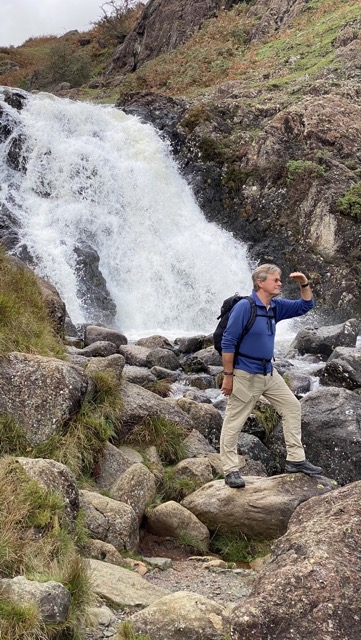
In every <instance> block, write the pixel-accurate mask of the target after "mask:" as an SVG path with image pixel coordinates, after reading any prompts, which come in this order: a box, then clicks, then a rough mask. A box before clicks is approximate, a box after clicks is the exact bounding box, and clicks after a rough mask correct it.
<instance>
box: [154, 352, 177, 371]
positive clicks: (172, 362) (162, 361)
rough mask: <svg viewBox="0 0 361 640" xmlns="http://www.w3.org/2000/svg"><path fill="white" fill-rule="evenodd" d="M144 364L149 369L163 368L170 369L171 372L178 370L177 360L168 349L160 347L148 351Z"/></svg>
mask: <svg viewBox="0 0 361 640" xmlns="http://www.w3.org/2000/svg"><path fill="white" fill-rule="evenodd" d="M146 364H147V367H149V369H151V368H152V367H163V368H164V369H170V370H171V371H176V370H177V369H179V360H178V358H177V356H176V355H175V353H173V351H170V350H169V349H161V348H160V347H157V348H155V349H151V350H150V351H149V353H148V355H147V358H146Z"/></svg>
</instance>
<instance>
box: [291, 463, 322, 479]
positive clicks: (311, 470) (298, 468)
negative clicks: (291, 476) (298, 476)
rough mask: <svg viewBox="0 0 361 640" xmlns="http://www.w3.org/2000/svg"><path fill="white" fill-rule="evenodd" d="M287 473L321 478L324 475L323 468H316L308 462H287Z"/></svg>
mask: <svg viewBox="0 0 361 640" xmlns="http://www.w3.org/2000/svg"><path fill="white" fill-rule="evenodd" d="M285 471H286V473H305V474H306V475H308V476H319V475H320V474H321V473H323V469H322V467H316V466H315V465H314V464H311V462H309V461H308V460H302V461H301V462H291V461H289V460H286V466H285Z"/></svg>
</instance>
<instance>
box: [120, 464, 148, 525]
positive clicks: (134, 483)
mask: <svg viewBox="0 0 361 640" xmlns="http://www.w3.org/2000/svg"><path fill="white" fill-rule="evenodd" d="M155 492H156V482H155V477H154V475H153V473H151V472H150V471H149V469H147V467H146V466H145V465H144V464H142V463H140V462H138V463H136V464H133V465H132V466H131V467H130V468H129V469H127V470H126V471H125V472H124V473H123V474H122V475H121V476H120V478H118V479H117V480H116V481H115V482H114V484H112V486H111V487H110V489H109V495H110V496H111V497H112V498H114V500H119V501H121V502H125V503H126V504H128V505H129V506H130V507H132V509H133V511H134V512H135V514H136V516H137V518H138V521H139V522H140V521H141V519H142V518H143V515H144V512H145V509H146V507H147V506H148V505H149V504H150V502H152V500H153V499H154V497H155Z"/></svg>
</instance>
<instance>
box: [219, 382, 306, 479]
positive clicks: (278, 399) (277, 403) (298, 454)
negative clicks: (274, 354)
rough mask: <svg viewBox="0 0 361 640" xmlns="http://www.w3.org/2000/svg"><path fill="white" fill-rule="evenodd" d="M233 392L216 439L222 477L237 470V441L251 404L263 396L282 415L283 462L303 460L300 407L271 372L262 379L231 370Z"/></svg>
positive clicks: (285, 385)
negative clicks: (285, 457) (218, 439)
mask: <svg viewBox="0 0 361 640" xmlns="http://www.w3.org/2000/svg"><path fill="white" fill-rule="evenodd" d="M233 373H234V378H233V391H232V393H231V395H230V396H229V398H228V403H227V408H226V413H225V417H224V421H223V427H222V432H221V440H220V453H221V459H222V464H223V472H224V475H227V473H230V472H231V471H238V470H239V464H238V454H237V440H238V435H239V433H240V431H241V430H242V427H243V425H244V423H245V422H246V420H247V418H248V416H249V414H250V413H251V411H252V409H253V407H254V405H255V403H256V402H257V400H258V399H259V398H260V396H264V398H266V399H267V400H269V402H270V403H271V404H272V405H273V406H274V408H275V409H276V411H278V413H279V414H280V415H281V416H282V423H283V434H284V438H285V443H286V450H287V460H290V461H292V462H299V461H301V460H304V459H305V452H304V448H303V446H302V442H301V405H300V403H299V401H298V400H297V398H296V397H295V396H294V395H293V393H292V391H291V390H290V389H289V387H288V386H287V384H286V383H285V381H284V380H283V378H282V376H280V374H279V373H277V371H276V370H275V369H274V370H273V373H272V375H271V374H270V373H268V374H267V375H266V376H263V375H258V374H252V373H247V372H246V371H242V370H241V369H234V372H233Z"/></svg>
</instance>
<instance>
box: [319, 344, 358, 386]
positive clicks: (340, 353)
mask: <svg viewBox="0 0 361 640" xmlns="http://www.w3.org/2000/svg"><path fill="white" fill-rule="evenodd" d="M320 382H321V384H323V385H325V386H331V387H344V388H345V389H350V390H353V389H359V388H360V387H361V349H354V348H350V347H338V348H337V349H335V350H334V351H333V352H332V354H331V355H330V357H329V359H328V361H327V362H326V365H325V368H324V369H323V371H322V373H321V375H320Z"/></svg>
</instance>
